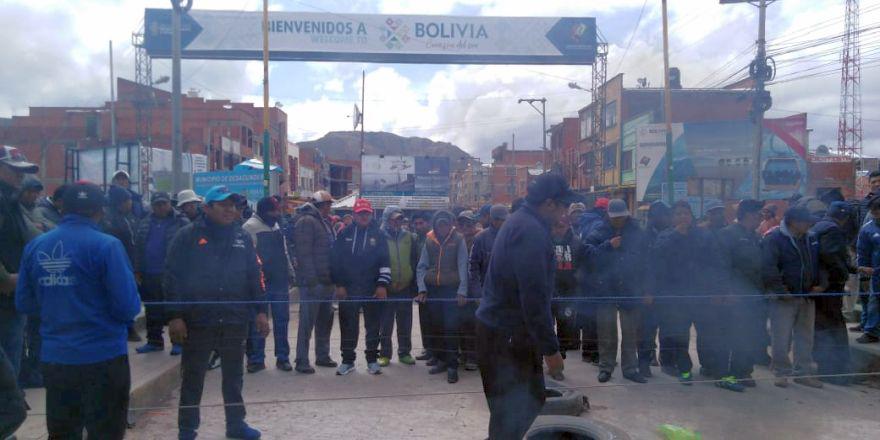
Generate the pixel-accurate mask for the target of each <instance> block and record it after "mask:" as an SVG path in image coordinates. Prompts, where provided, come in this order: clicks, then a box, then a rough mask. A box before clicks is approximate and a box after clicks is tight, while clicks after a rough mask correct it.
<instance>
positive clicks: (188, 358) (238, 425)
mask: <svg viewBox="0 0 880 440" xmlns="http://www.w3.org/2000/svg"><path fill="white" fill-rule="evenodd" d="M238 197H240V196H238V195H237V194H235V193H233V192H231V191H229V188H227V187H225V186H215V187H213V188H211V189H210V190H208V192H207V193H206V194H205V208H204V211H205V218H203V219H199V220H197V221H196V222H194V223H190V224H189V225H186V226H184V227H183V228H182V229H181V230H180V231H179V233H178V234H177V235H175V236H174V239H173V240H172V241H171V244H170V245H169V247H168V258H167V260H166V261H165V264H166V271H165V286H166V290H165V291H166V301H167V302H168V303H169V304H168V305H167V307H166V314H167V316H168V317H169V319H170V321H169V323H168V332H169V334H170V336H171V341H172V342H173V343H175V344H182V346H183V356H182V358H181V363H180V365H181V376H182V381H181V384H180V409H179V410H178V428H179V430H180V432H179V438H180V439H182V440H193V439H195V438H196V435H197V430H198V428H199V423H200V419H199V408H198V405H199V403H200V402H201V399H202V388H203V386H204V383H205V372H206V371H207V369H208V358H209V357H210V355H211V351H213V350H216V351H217V352H219V353H220V362H221V371H222V375H223V403H224V404H225V405H226V406H224V410H225V412H226V436H227V437H229V438H236V439H247V440H255V439H258V438H260V432H259V431H257V430H256V429H253V428H251V427H250V426H248V425H247V423H245V421H244V418H245V408H244V400H243V399H242V396H241V390H242V375H243V364H242V359H243V358H244V344H245V339H246V338H247V335H248V323H249V322H250V321H251V320H254V323H255V325H256V327H257V331H258V332H259V333H260V335H262V336H263V337H266V336H268V335H269V319H268V317H267V312H268V309H267V307H266V303H265V300H266V295H265V292H264V289H263V285H262V274H261V270H260V263H259V260H258V259H257V253H256V249H255V248H254V244H253V241H252V240H251V237H250V235H248V233H247V232H245V231H244V230H243V229H242V228H241V227H239V226H237V225H236V221H237V220H238V218H239V216H240V213H239V211H238V210H237V209H236V203H235V202H236V199H237V198H238ZM200 302H204V303H206V304H199V303H200ZM255 315H256V317H255Z"/></svg>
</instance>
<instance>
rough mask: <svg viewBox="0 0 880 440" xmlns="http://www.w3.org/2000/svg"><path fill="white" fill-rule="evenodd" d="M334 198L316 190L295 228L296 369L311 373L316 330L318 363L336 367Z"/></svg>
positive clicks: (301, 212)
mask: <svg viewBox="0 0 880 440" xmlns="http://www.w3.org/2000/svg"><path fill="white" fill-rule="evenodd" d="M332 204H333V198H332V197H331V196H330V193H328V192H327V191H316V192H315V193H314V194H313V195H312V201H311V202H309V203H306V204H305V205H303V206H302V207H300V209H299V210H298V212H297V217H296V220H295V221H296V223H295V226H294V228H293V238H294V246H293V248H294V252H295V261H296V280H297V284H298V285H299V296H300V299H301V300H303V301H306V302H303V303H300V306H299V327H298V328H297V332H296V361H295V364H296V371H297V372H299V373H305V374H312V373H314V372H315V369H314V368H312V367H311V365H309V342H310V339H311V338H312V331H313V330H314V332H315V365H318V366H320V367H329V368H334V367H336V366H337V364H336V362H335V361H333V359H331V358H330V331H331V330H332V329H333V307H332V304H331V303H330V301H331V300H332V299H333V279H332V277H331V269H330V260H331V258H330V257H331V250H332V248H333V243H334V242H335V241H336V233H335V232H334V230H333V226H332V225H330V219H329V216H330V210H331V207H332Z"/></svg>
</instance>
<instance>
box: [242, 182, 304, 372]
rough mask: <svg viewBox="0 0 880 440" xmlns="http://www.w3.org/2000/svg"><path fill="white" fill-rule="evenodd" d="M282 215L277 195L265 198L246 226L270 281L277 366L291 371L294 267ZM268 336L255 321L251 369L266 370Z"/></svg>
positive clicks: (268, 289) (250, 348)
mask: <svg viewBox="0 0 880 440" xmlns="http://www.w3.org/2000/svg"><path fill="white" fill-rule="evenodd" d="M280 218H281V205H280V204H279V203H278V199H276V198H275V197H271V196H270V197H263V198H262V199H260V201H259V202H257V212H256V214H254V216H253V217H251V218H249V219H248V220H247V221H246V222H245V223H244V226H242V228H243V229H244V230H245V232H247V233H248V234H250V236H251V240H252V241H253V242H254V245H255V246H256V249H257V257H259V258H260V262H261V263H262V268H263V278H264V280H265V284H266V297H267V299H268V300H269V303H270V306H269V308H270V309H271V311H272V329H273V331H274V337H275V366H276V367H277V368H278V369H279V370H282V371H291V370H293V367H292V366H291V365H290V343H289V342H288V340H287V325H288V324H289V322H290V302H289V301H290V293H289V291H288V289H289V285H288V281H289V280H290V274H291V273H292V272H293V267H291V265H290V257H288V255H287V243H286V242H285V240H284V236H283V235H282V234H281V227H280V226H279V225H278V220H279V219H280ZM265 359H266V337H265V336H261V335H260V334H259V333H258V331H257V329H256V328H255V326H254V325H253V323H252V324H251V326H250V335H249V337H248V341H247V371H248V373H256V372H257V371H261V370H264V369H266V363H265Z"/></svg>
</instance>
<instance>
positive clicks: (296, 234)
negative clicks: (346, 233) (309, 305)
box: [293, 203, 336, 287]
mask: <svg viewBox="0 0 880 440" xmlns="http://www.w3.org/2000/svg"><path fill="white" fill-rule="evenodd" d="M335 241H336V232H335V231H334V230H333V228H332V227H331V226H330V223H329V222H327V220H326V219H324V218H323V217H321V212H320V211H318V208H316V207H315V205H313V204H311V203H306V204H305V205H303V206H301V207H300V208H299V209H298V210H297V217H296V219H295V220H294V227H293V242H294V244H293V249H294V256H295V261H296V280H297V284H299V286H300V287H314V286H317V285H319V284H320V285H322V286H328V285H330V284H333V280H332V279H331V277H330V272H331V270H330V253H331V248H332V247H333V243H334V242H335Z"/></svg>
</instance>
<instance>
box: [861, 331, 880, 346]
mask: <svg viewBox="0 0 880 440" xmlns="http://www.w3.org/2000/svg"><path fill="white" fill-rule="evenodd" d="M878 341H880V338H878V337H876V336H874V335H872V334H869V333H865V334H863V335H861V336H859V337H858V338H856V342H858V343H859V344H873V343H875V342H878Z"/></svg>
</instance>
